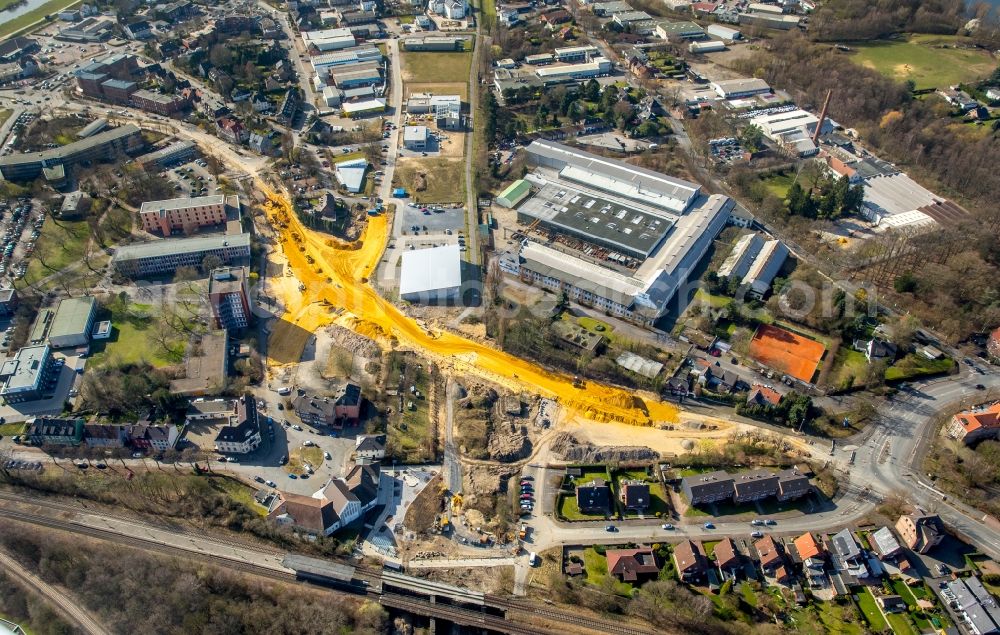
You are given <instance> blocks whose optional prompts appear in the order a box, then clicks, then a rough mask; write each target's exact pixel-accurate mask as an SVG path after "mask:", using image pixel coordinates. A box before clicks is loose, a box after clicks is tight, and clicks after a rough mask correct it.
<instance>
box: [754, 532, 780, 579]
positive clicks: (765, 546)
mask: <svg viewBox="0 0 1000 635" xmlns="http://www.w3.org/2000/svg"><path fill="white" fill-rule="evenodd" d="M753 547H754V549H756V550H757V555H758V556H760V568H761V569H763V571H764V574H765V575H768V576H775V575H776V573H777V570H778V569H779V568H781V567H783V565H784V564H785V558H784V557H783V556H782V550H781V547H780V546H779V545H778V543H777V542H775V541H774V538H772V537H771V536H764V537H763V538H761V539H760V540H758V541H757V542H755V543H753Z"/></svg>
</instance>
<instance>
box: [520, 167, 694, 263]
mask: <svg viewBox="0 0 1000 635" xmlns="http://www.w3.org/2000/svg"><path fill="white" fill-rule="evenodd" d="M518 213H520V214H525V215H528V216H531V217H533V218H538V219H541V220H542V222H543V223H545V224H547V225H550V226H552V227H555V228H558V229H561V230H563V231H566V232H569V233H572V234H577V235H580V234H583V235H584V236H589V237H592V238H593V239H594V240H596V241H597V242H598V243H600V244H602V245H605V246H608V247H615V246H616V247H618V248H620V249H622V250H623V251H627V252H628V253H629V255H642V256H648V255H649V254H650V253H651V252H652V251H653V249H655V248H656V246H657V245H658V244H659V243H660V241H662V240H663V238H664V236H666V234H667V230H669V229H670V227H671V226H672V225H673V221H674V218H673V217H666V216H664V215H663V213H662V212H660V211H659V210H656V211H653V210H647V209H641V208H640V207H639V206H637V205H635V204H634V203H631V202H628V203H626V202H624V201H622V200H620V199H617V198H612V197H609V196H607V195H601V194H598V193H596V192H594V191H593V190H590V189H589V188H584V187H581V186H576V185H575V184H574V185H570V184H568V183H565V182H563V181H561V180H560V181H556V182H548V183H545V184H544V185H542V186H541V187H540V188H539V190H538V193H537V194H535V196H533V197H532V198H531V199H530V200H528V201H525V203H524V204H523V205H521V207H520V209H519V210H518Z"/></svg>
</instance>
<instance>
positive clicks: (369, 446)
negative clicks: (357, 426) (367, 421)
mask: <svg viewBox="0 0 1000 635" xmlns="http://www.w3.org/2000/svg"><path fill="white" fill-rule="evenodd" d="M354 456H355V460H358V461H360V460H366V461H379V460H381V459H384V458H385V435H384V434H362V435H359V436H358V439H357V441H356V442H355V444H354Z"/></svg>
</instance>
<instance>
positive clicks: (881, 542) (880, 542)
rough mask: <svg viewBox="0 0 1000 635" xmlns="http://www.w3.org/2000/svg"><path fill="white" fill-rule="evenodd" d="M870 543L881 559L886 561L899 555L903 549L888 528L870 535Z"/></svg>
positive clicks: (882, 528)
mask: <svg viewBox="0 0 1000 635" xmlns="http://www.w3.org/2000/svg"><path fill="white" fill-rule="evenodd" d="M868 543H869V544H870V545H871V547H872V551H874V552H875V554H876V555H878V557H879V558H882V559H886V558H892V557H894V556H896V555H898V554H899V553H900V552H901V551H902V550H903V547H902V546H900V544H899V541H897V540H896V536H894V535H893V534H892V530H890V529H889V528H888V527H881V528H879V529H877V530H876V531H873V532H872V533H871V534H869V535H868Z"/></svg>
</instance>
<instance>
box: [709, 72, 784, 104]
mask: <svg viewBox="0 0 1000 635" xmlns="http://www.w3.org/2000/svg"><path fill="white" fill-rule="evenodd" d="M712 89H713V90H714V91H715V92H716V94H718V95H719V97H722V98H723V99H736V98H738V97H749V96H750V95H759V94H761V93H769V92H771V87H770V86H769V85H768V83H767V82H765V81H764V80H763V79H756V78H753V77H748V78H744V79H726V80H721V81H717V82H712Z"/></svg>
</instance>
